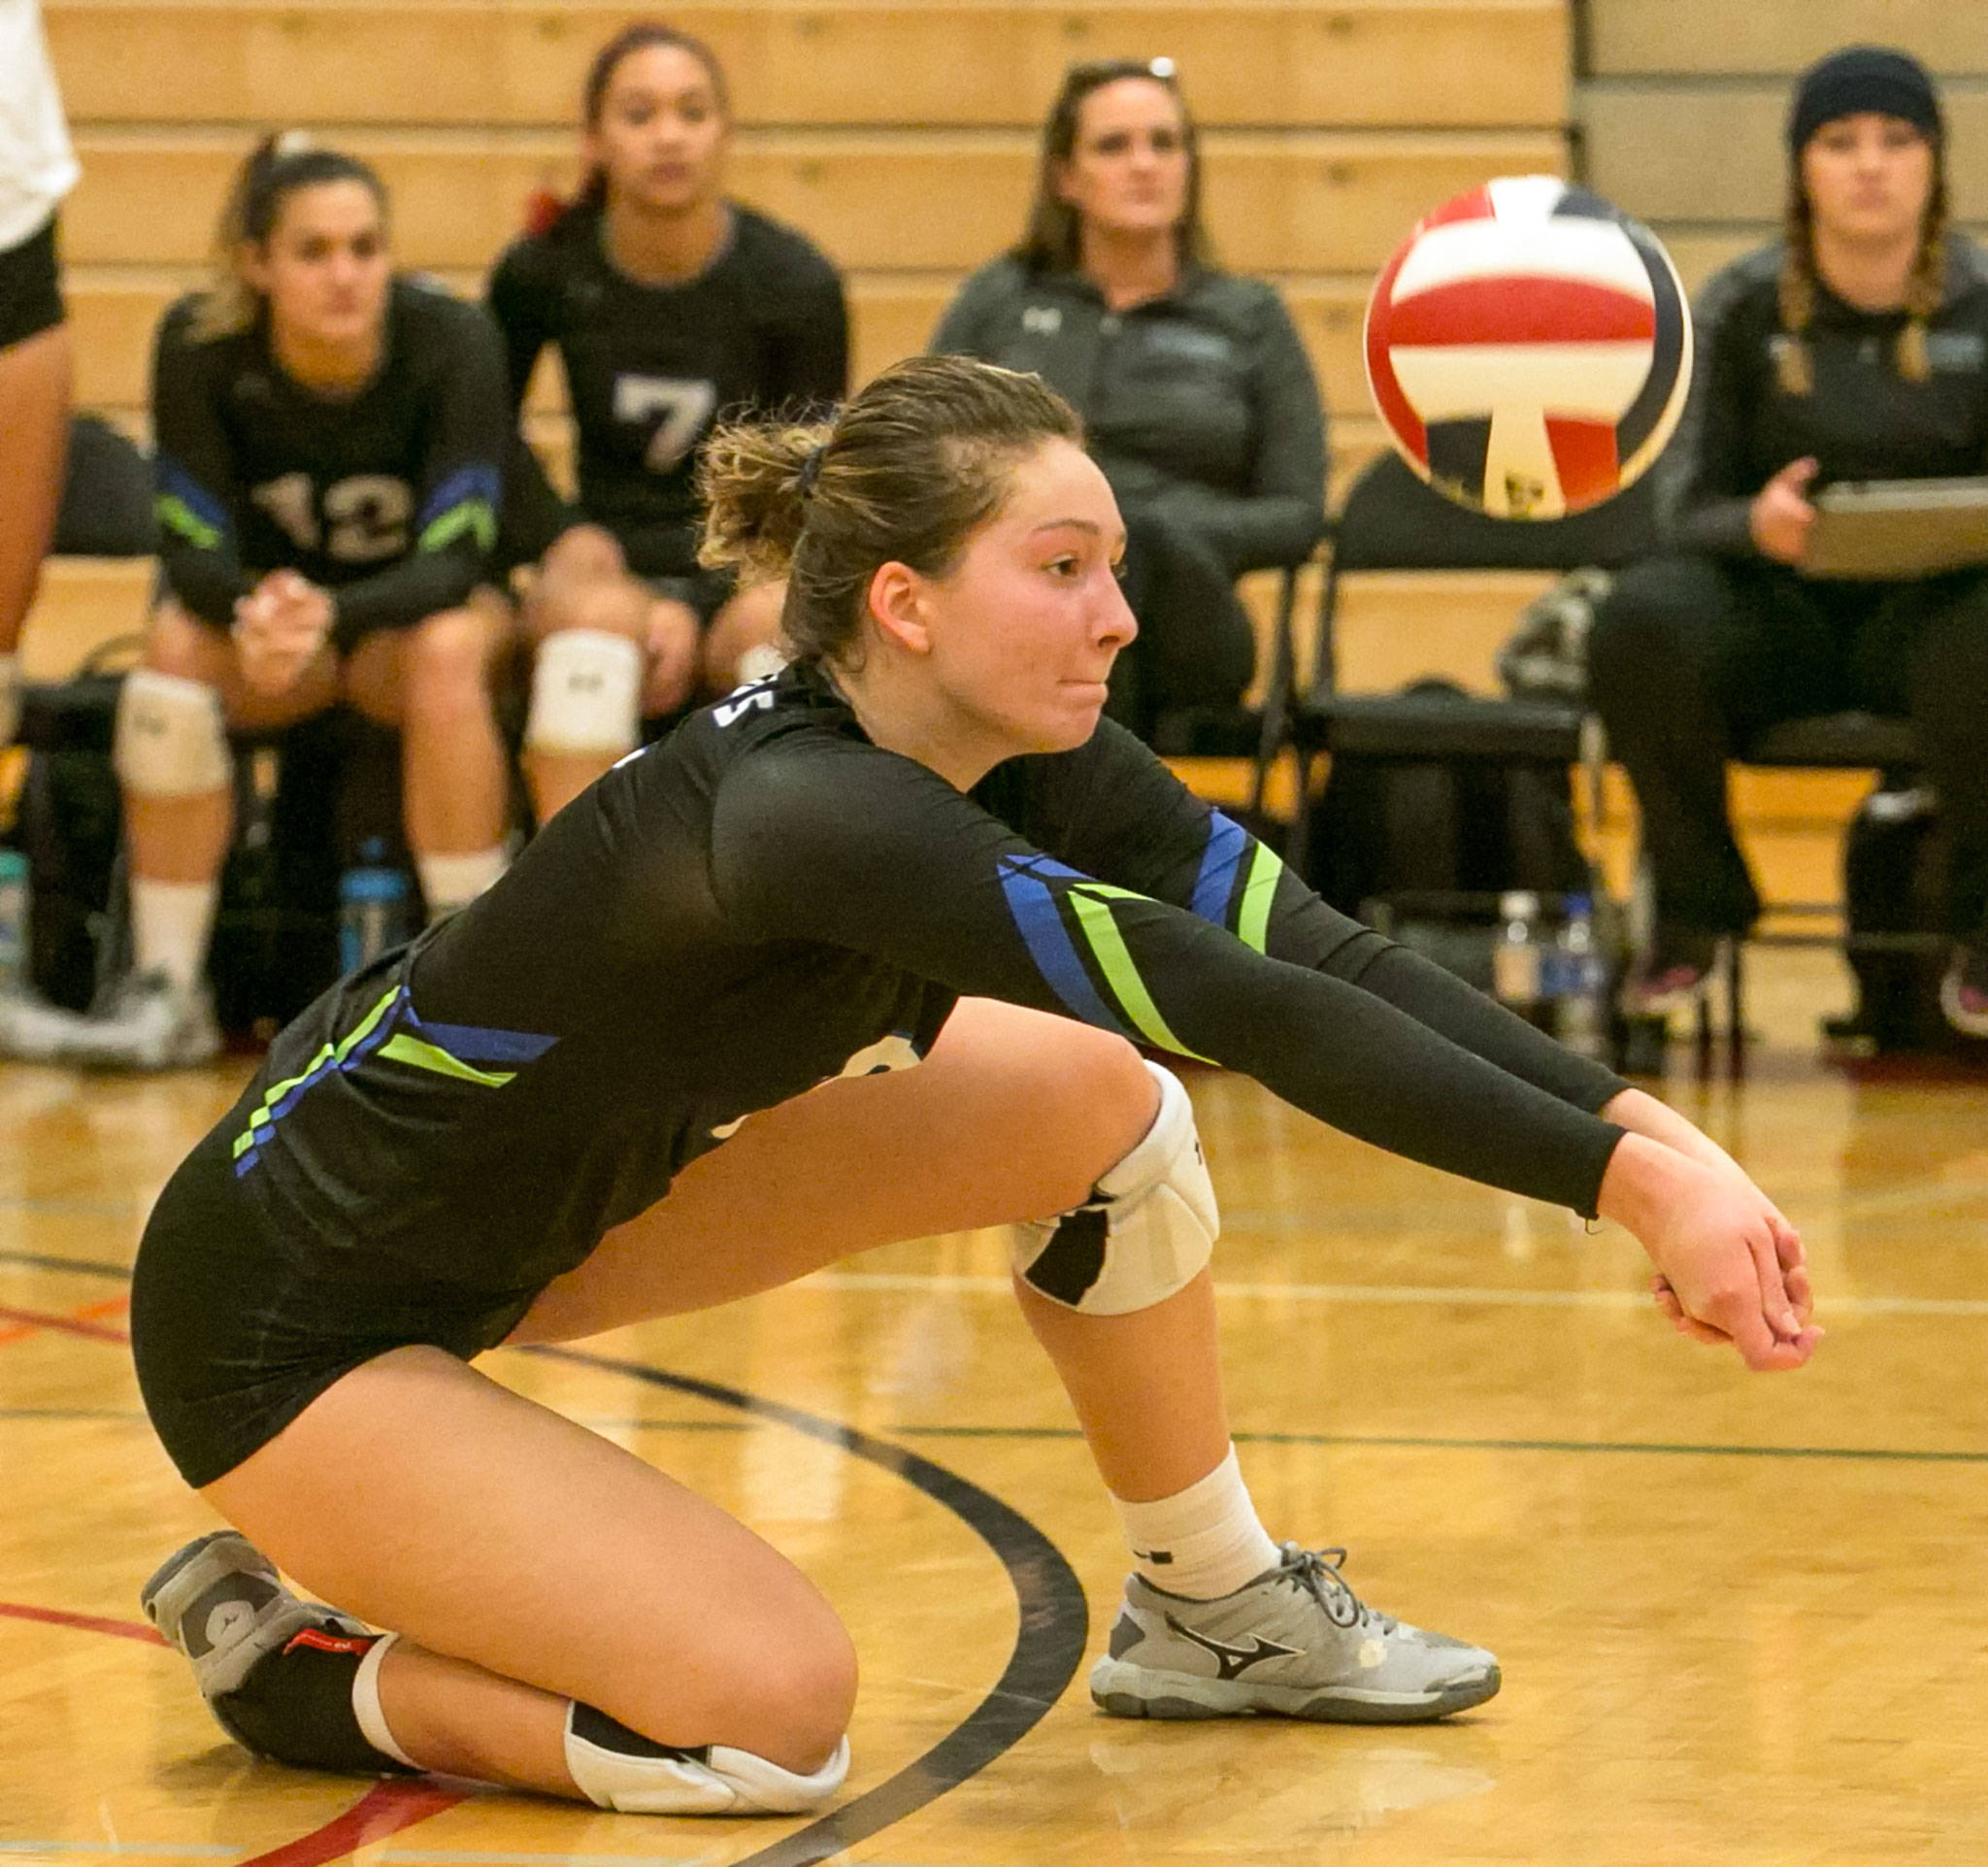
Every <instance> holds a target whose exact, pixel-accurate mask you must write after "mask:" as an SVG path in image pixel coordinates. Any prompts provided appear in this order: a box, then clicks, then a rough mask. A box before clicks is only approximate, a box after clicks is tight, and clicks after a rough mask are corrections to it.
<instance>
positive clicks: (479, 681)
mask: <svg viewBox="0 0 1988 1867" xmlns="http://www.w3.org/2000/svg"><path fill="white" fill-rule="evenodd" d="M492 636H493V630H492V627H491V623H490V621H489V619H488V617H484V616H482V615H480V613H479V612H477V611H475V610H471V609H460V610H443V611H441V612H440V613H438V614H437V615H434V616H430V617H424V618H423V619H422V620H421V621H419V622H416V623H415V624H414V626H413V627H412V628H410V629H409V630H408V632H407V639H406V646H405V649H404V650H403V652H404V655H405V660H404V663H403V667H404V673H405V680H406V687H407V705H408V708H409V710H410V711H411V712H422V713H431V714H450V713H458V712H462V711H465V710H470V709H475V708H479V707H481V706H482V705H483V704H484V693H485V681H486V678H487V672H488V669H489V665H490V655H491V651H492V648H493V646H494V645H493V640H492Z"/></svg>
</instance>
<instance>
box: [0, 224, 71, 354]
mask: <svg viewBox="0 0 1988 1867" xmlns="http://www.w3.org/2000/svg"><path fill="white" fill-rule="evenodd" d="M65 316H66V313H65V312H64V311H63V308H62V282H61V280H60V278H59V277H58V276H57V273H56V269H55V217H54V216H53V215H52V214H51V215H50V217H48V219H47V220H45V221H44V222H43V223H42V230H41V232H39V233H31V234H29V235H28V237H27V238H26V239H25V240H23V241H22V242H21V243H20V245H19V246H17V247H9V248H8V249H7V250H6V251H4V252H0V350H10V349H12V348H13V346H15V345H16V344H25V343H26V342H27V340H28V339H29V338H30V337H39V336H40V335H41V334H42V333H43V332H44V331H50V330H53V329H54V328H55V326H56V325H57V324H59V323H61V321H62V319H63V317H65Z"/></svg>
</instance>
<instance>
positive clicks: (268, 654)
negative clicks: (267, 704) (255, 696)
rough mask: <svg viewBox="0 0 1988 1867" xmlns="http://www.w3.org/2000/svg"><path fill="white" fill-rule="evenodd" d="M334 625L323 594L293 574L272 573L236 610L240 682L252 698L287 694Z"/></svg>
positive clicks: (328, 600) (327, 595)
mask: <svg viewBox="0 0 1988 1867" xmlns="http://www.w3.org/2000/svg"><path fill="white" fill-rule="evenodd" d="M333 619H334V612H333V608H332V600H331V594H330V592H329V591H328V590H323V589H320V588H319V587H318V586H317V585H316V584H315V583H311V582H310V581H309V580H308V579H306V578H304V577H301V576H299V575H298V574H297V573H296V572H295V571H290V570H282V571H271V572H270V574H269V575H268V576H267V577H265V578H264V579H263V580H262V582H261V583H258V584H256V586H255V587H254V588H253V589H252V590H250V591H249V592H248V595H247V596H245V597H242V598H240V599H239V600H238V601H237V602H236V604H235V622H234V627H233V629H232V630H231V633H232V635H233V637H234V640H235V647H236V650H237V651H238V653H239V654H240V656H241V662H242V679H243V680H244V681H245V682H246V683H248V685H249V686H250V687H251V688H253V689H254V690H255V691H256V692H257V693H261V694H270V695H275V694H282V693H287V692H288V691H289V689H290V688H292V687H293V686H295V685H296V683H297V682H298V680H299V679H300V678H301V677H302V675H303V673H304V670H305V669H306V668H308V667H309V666H310V665H311V663H312V662H313V661H314V660H315V659H316V656H317V652H318V650H320V649H322V648H323V647H324V645H325V642H326V641H327V640H328V639H329V638H330V635H331V625H332V621H333Z"/></svg>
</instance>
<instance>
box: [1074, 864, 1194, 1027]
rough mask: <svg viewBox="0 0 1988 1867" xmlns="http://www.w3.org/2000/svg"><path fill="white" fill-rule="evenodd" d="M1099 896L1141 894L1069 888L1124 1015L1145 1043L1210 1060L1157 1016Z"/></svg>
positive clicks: (1134, 897) (1097, 885)
mask: <svg viewBox="0 0 1988 1867" xmlns="http://www.w3.org/2000/svg"><path fill="white" fill-rule="evenodd" d="M1100 895H1111V896H1115V897H1116V898H1117V899H1119V900H1121V901H1143V900H1145V899H1146V897H1145V896H1144V895H1142V894H1135V893H1134V892H1133V891H1132V890H1131V889H1130V888H1114V887H1111V886H1110V885H1108V884H1107V883H1102V882H1091V883H1081V884H1079V885H1077V886H1075V887H1073V888H1072V889H1071V890H1070V900H1071V902H1072V903H1073V904H1074V905H1075V907H1076V909H1077V921H1078V923H1079V924H1080V925H1081V926H1082V928H1083V932H1084V938H1085V939H1086V940H1088V941H1089V942H1090V946H1091V951H1092V952H1093V953H1095V954H1096V955H1097V961H1098V965H1099V967H1100V969H1101V970H1102V971H1103V973H1104V975H1105V983H1106V984H1108V985H1110V988H1111V990H1112V993H1113V994H1114V995H1115V996H1116V998H1117V1000H1118V1003H1119V1004H1120V1005H1121V1006H1122V1007H1123V1008H1124V1011H1125V1015H1126V1017H1129V1018H1130V1019H1131V1020H1132V1022H1133V1025H1134V1026H1135V1027H1136V1028H1137V1029H1138V1030H1139V1031H1140V1033H1141V1034H1142V1035H1143V1037H1144V1038H1145V1039H1146V1041H1147V1042H1148V1043H1152V1044H1157V1045H1159V1046H1160V1047H1161V1048H1162V1049H1163V1050H1173V1051H1176V1053H1177V1054H1179V1055H1181V1056H1191V1057H1193V1058H1194V1059H1195V1061H1196V1062H1198V1063H1206V1062H1207V1061H1208V1060H1209V1059H1208V1058H1207V1057H1205V1056H1203V1055H1202V1054H1201V1052H1200V1051H1199V1050H1189V1049H1188V1048H1187V1046H1186V1045H1184V1044H1183V1043H1181V1041H1180V1040H1179V1039H1178V1038H1177V1037H1176V1036H1175V1035H1174V1033H1173V1031H1172V1030H1171V1029H1169V1028H1168V1025H1167V1020H1166V1019H1165V1018H1164V1017H1161V1016H1160V1008H1159V1007H1158V1006H1157V1005H1155V1004H1154V1003H1153V996H1152V993H1150V992H1149V991H1147V990H1146V985H1145V981H1144V980H1143V979H1142V978H1141V977H1140V976H1139V967H1138V966H1137V965H1136V964H1135V963H1134V961H1133V957H1132V951H1131V949H1130V948H1128V947H1127V946H1126V944H1125V936H1124V935H1123V934H1121V933H1120V932H1119V931H1118V922H1117V920H1116V919H1115V918H1113V917H1112V914H1111V909H1110V903H1109V902H1106V901H1101V900H1100V899H1098V897H1099V896H1100Z"/></svg>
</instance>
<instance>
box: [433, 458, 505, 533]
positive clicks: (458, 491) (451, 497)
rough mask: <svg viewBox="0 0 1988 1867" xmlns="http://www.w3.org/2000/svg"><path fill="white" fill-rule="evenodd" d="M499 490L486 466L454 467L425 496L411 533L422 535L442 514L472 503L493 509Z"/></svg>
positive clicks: (495, 476)
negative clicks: (444, 478) (451, 471)
mask: <svg viewBox="0 0 1988 1867" xmlns="http://www.w3.org/2000/svg"><path fill="white" fill-rule="evenodd" d="M500 490H501V482H500V480H499V478H498V473H497V469H496V468H495V467H493V466H490V465H489V464H488V463H487V462H485V461H481V460H477V461H472V462H471V463H470V465H468V466H467V467H458V468H457V469H456V470H455V471H454V472H453V473H452V474H450V475H449V476H448V478H447V480H445V481H444V482H443V483H441V485H439V486H437V487H436V488H435V490H434V491H433V492H431V493H430V494H429V495H428V499H427V503H426V504H425V505H424V506H422V508H421V511H420V515H419V517H416V518H415V520H414V529H415V530H416V531H424V530H426V529H427V527H428V526H429V525H430V524H431V523H433V521H434V520H436V519H438V518H440V517H442V515H443V514H444V513H446V512H449V511H452V510H453V509H454V508H455V507H457V506H464V505H468V504H470V503H472V502H473V501H480V503H482V504H483V505H486V506H494V505H496V503H497V495H498V492H499V491H500Z"/></svg>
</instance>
